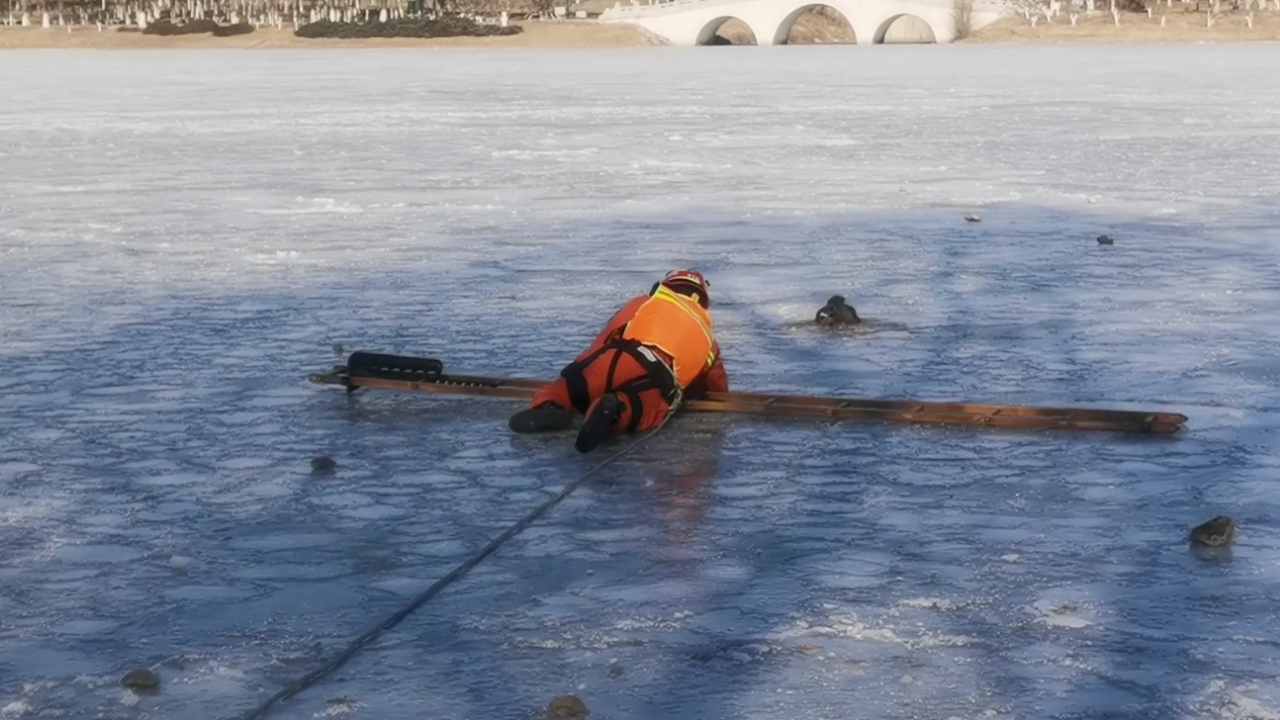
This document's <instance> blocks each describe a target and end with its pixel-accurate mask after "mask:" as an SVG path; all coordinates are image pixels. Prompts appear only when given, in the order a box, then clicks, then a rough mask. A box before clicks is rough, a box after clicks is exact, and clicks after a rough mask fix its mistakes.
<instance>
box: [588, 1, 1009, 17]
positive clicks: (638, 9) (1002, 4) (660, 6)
mask: <svg viewBox="0 0 1280 720" xmlns="http://www.w3.org/2000/svg"><path fill="white" fill-rule="evenodd" d="M714 1H715V0H628V1H627V2H626V3H623V2H621V1H619V2H615V3H614V4H613V7H611V8H608V9H606V10H605V11H604V12H603V13H601V14H600V17H601V18H603V19H610V18H616V17H619V16H623V17H625V16H631V15H646V14H648V13H650V12H652V11H654V10H664V9H666V8H674V7H680V6H688V5H705V4H707V3H710V2H714ZM915 1H916V2H924V3H926V4H939V5H941V4H947V5H950V4H951V0H932V1H931V0H915ZM1016 1H1017V0H978V2H975V3H974V9H982V10H988V11H996V12H1012V11H1013V8H1014V5H1015V3H1016ZM817 4H821V3H820V2H819V3H817Z"/></svg>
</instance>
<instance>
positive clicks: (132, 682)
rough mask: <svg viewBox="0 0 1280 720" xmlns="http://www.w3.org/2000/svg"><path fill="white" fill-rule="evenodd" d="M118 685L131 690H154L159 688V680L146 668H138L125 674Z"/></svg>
mask: <svg viewBox="0 0 1280 720" xmlns="http://www.w3.org/2000/svg"><path fill="white" fill-rule="evenodd" d="M120 684H121V685H123V686H125V687H127V688H130V689H132V690H154V689H156V688H158V687H160V678H158V677H156V674H155V673H153V672H151V671H150V670H148V669H147V668H138V669H137V670H130V671H129V672H127V673H125V676H124V677H123V678H120Z"/></svg>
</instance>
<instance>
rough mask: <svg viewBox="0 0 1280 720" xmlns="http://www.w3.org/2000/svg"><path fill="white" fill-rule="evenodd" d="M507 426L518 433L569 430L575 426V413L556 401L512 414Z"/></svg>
mask: <svg viewBox="0 0 1280 720" xmlns="http://www.w3.org/2000/svg"><path fill="white" fill-rule="evenodd" d="M507 426H508V427H510V428H511V431H512V432H517V433H535V432H542V431H544V430H568V429H569V428H570V427H572V426H573V413H572V412H570V411H568V410H566V409H564V408H563V407H561V406H560V405H557V404H556V403H546V404H543V405H539V406H538V407H534V408H525V409H524V410H521V411H520V412H518V413H516V414H515V415H512V416H511V419H510V420H508V421H507Z"/></svg>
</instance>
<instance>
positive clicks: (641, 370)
mask: <svg viewBox="0 0 1280 720" xmlns="http://www.w3.org/2000/svg"><path fill="white" fill-rule="evenodd" d="M708 288H709V283H707V281H706V279H705V278H703V277H702V275H701V274H700V273H697V272H694V271H688V270H676V271H672V272H670V273H667V276H666V277H665V278H663V280H662V281H660V282H658V283H655V284H654V287H653V288H652V290H651V291H650V292H649V294H648V295H642V296H639V297H636V298H633V299H632V300H631V301H629V302H628V303H627V304H626V305H625V306H623V308H622V309H621V310H619V311H618V312H617V313H615V314H614V316H613V317H612V318H610V320H609V323H608V324H607V325H606V326H605V328H604V330H603V331H602V332H601V333H600V334H599V335H598V336H597V337H596V338H595V340H594V341H593V342H592V343H591V346H590V347H588V348H587V350H586V351H584V352H583V353H581V354H579V355H578V357H577V358H576V359H575V360H574V361H573V362H572V363H570V364H568V365H567V366H565V367H564V369H563V370H561V371H560V378H559V379H558V380H556V381H555V382H552V383H550V384H548V385H545V386H543V387H542V388H540V389H539V390H538V392H537V393H536V394H535V395H534V397H533V399H532V400H531V401H530V403H529V407H528V408H526V409H525V410H522V411H520V412H519V413H516V414H515V415H513V416H512V417H511V420H510V423H509V424H510V427H511V429H512V430H513V431H515V432H522V433H524V432H538V431H541V430H564V429H568V428H569V427H570V426H571V425H572V423H573V415H574V413H573V411H575V410H576V411H577V412H581V413H583V414H585V415H586V420H585V421H584V423H583V426H582V429H581V430H580V431H579V433H578V442H577V443H576V447H577V448H578V451H579V452H584V453H585V452H589V451H590V450H591V449H593V448H594V447H596V445H598V444H599V443H600V441H601V440H603V439H604V437H606V436H607V435H608V434H609V433H611V432H639V431H643V430H649V429H652V428H654V427H657V426H658V425H660V424H661V423H662V421H663V420H664V419H665V418H666V416H667V415H668V414H669V413H670V411H671V408H672V405H673V404H674V403H677V402H678V400H679V399H680V398H681V397H683V396H684V394H685V393H686V392H692V393H693V394H695V395H701V394H702V393H705V392H707V391H712V392H717V391H718V392H724V391H727V390H728V389H729V381H728V377H727V375H726V373H725V371H724V364H723V362H721V359H720V347H719V344H718V343H717V342H716V340H715V335H714V332H713V324H712V321H711V315H710V313H709V312H708V310H709V308H710V295H709V292H708Z"/></svg>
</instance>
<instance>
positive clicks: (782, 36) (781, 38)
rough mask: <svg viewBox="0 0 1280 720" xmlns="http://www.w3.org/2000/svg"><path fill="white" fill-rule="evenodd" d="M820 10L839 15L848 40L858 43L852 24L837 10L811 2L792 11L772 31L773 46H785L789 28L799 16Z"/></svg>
mask: <svg viewBox="0 0 1280 720" xmlns="http://www.w3.org/2000/svg"><path fill="white" fill-rule="evenodd" d="M821 9H827V10H830V11H832V12H834V13H836V14H837V15H839V16H840V18H841V19H843V20H844V22H845V24H846V25H847V26H848V32H849V36H850V38H851V39H852V40H853V42H854V43H856V42H857V41H858V35H857V32H856V31H854V29H853V23H852V22H851V21H850V20H849V18H848V17H847V16H846V15H845V14H844V13H842V12H840V11H839V10H837V9H836V8H834V7H832V6H830V5H827V4H826V3H821V2H811V3H809V4H807V5H801V6H800V7H798V8H796V9H795V10H792V11H791V12H790V13H788V14H787V16H786V17H785V18H783V19H782V22H780V23H778V29H777V30H774V32H773V44H774V45H786V44H787V41H788V40H789V39H790V36H791V28H793V27H795V24H796V21H797V20H799V19H800V18H801V16H803V15H805V14H806V13H811V12H814V11H815V10H821Z"/></svg>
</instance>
